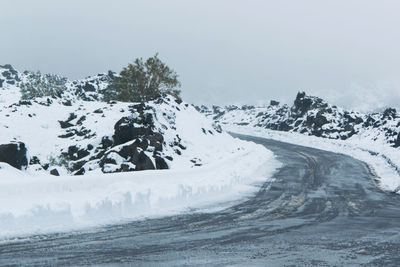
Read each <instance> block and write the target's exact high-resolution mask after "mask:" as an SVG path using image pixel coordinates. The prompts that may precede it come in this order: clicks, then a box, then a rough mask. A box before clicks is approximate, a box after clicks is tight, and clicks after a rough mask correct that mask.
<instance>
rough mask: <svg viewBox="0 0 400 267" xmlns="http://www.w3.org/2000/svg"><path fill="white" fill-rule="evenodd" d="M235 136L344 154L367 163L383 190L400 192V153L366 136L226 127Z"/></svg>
mask: <svg viewBox="0 0 400 267" xmlns="http://www.w3.org/2000/svg"><path fill="white" fill-rule="evenodd" d="M224 129H225V130H227V131H231V132H234V133H239V134H245V135H252V136H258V137H264V138H270V139H274V140H278V141H283V142H287V143H292V144H297V145H302V146H307V147H313V148H318V149H322V150H326V151H332V152H335V153H342V154H346V155H349V156H352V157H354V158H356V159H359V160H361V161H364V162H366V163H367V164H368V165H369V166H370V167H372V171H373V172H375V174H376V175H377V176H378V179H379V180H377V183H378V186H380V187H381V188H382V189H383V190H388V191H396V192H398V189H399V188H400V169H399V168H398V167H397V166H400V153H399V151H398V149H396V148H393V147H391V146H390V145H389V144H387V143H385V142H373V141H371V140H368V139H365V138H363V136H353V137H352V138H349V139H347V140H333V139H326V138H322V137H315V136H308V135H304V134H300V133H295V132H282V131H275V130H270V129H265V128H261V127H252V126H238V125H224Z"/></svg>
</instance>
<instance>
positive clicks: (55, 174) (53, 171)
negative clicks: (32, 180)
mask: <svg viewBox="0 0 400 267" xmlns="http://www.w3.org/2000/svg"><path fill="white" fill-rule="evenodd" d="M50 174H51V175H54V176H60V173H59V172H58V170H57V169H56V168H54V169H52V170H51V171H50Z"/></svg>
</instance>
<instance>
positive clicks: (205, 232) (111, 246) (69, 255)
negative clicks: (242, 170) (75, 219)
mask: <svg viewBox="0 0 400 267" xmlns="http://www.w3.org/2000/svg"><path fill="white" fill-rule="evenodd" d="M241 138H244V139H247V140H251V141H254V142H256V143H260V144H263V145H264V146H266V147H267V148H268V149H270V150H272V151H273V152H274V153H275V154H276V155H277V157H278V159H279V160H280V161H281V162H282V163H283V166H282V167H281V168H280V169H279V170H278V172H276V173H275V175H274V178H275V179H273V180H268V181H267V182H266V183H265V184H264V185H263V186H262V187H261V188H260V190H259V191H258V193H256V194H255V195H254V196H253V197H252V198H250V199H248V200H246V201H244V202H242V203H240V204H236V205H234V206H232V207H230V208H228V209H224V210H222V211H217V212H213V213H194V214H185V215H177V216H170V217H164V218H158V219H149V220H142V221H136V222H132V223H128V224H122V225H121V224H120V225H114V226H109V227H105V228H101V229H96V230H93V231H92V232H75V233H63V234H49V235H40V236H35V237H30V238H28V239H15V240H8V241H6V242H3V243H1V244H0V262H1V263H2V265H12V264H22V265H35V264H36V265H53V266H54V265H65V264H71V265H102V264H127V265H129V264H132V265H139V266H196V265H208V266H209V265H212V266H215V265H218V266H220V265H223V266H232V265H240V266H243V265H245V266H247V265H259V266H283V265H288V266H289V265H290V266H292V265H293V266H310V265H317V266H326V265H327V266H332V265H336V266H352V265H353V266H359V265H363V264H366V265H377V266H382V265H399V263H400V253H399V252H400V235H399V232H400V205H399V204H400V196H399V195H396V194H390V193H387V192H384V191H382V190H381V189H379V188H378V187H377V186H376V185H375V182H374V178H375V177H374V176H373V174H372V173H371V172H370V170H369V168H368V166H367V165H366V164H365V163H363V162H361V161H358V160H356V159H354V158H351V157H349V156H346V155H343V154H337V153H332V152H327V151H322V150H318V149H314V148H308V147H302V146H297V145H293V144H288V143H283V142H278V141H273V140H268V139H263V138H259V137H246V136H241Z"/></svg>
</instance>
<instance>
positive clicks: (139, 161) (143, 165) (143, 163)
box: [132, 151, 155, 171]
mask: <svg viewBox="0 0 400 267" xmlns="http://www.w3.org/2000/svg"><path fill="white" fill-rule="evenodd" d="M132 161H133V164H135V165H136V169H135V170H136V171H142V170H154V169H155V167H154V165H153V162H152V161H151V159H150V158H149V157H148V156H147V155H146V154H145V153H144V152H143V151H141V152H139V153H136V154H135V155H134V157H133V158H132Z"/></svg>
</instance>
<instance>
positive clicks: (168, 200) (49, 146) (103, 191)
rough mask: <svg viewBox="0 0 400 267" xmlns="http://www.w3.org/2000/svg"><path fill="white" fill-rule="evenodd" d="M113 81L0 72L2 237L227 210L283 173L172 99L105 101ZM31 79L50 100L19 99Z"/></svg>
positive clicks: (268, 157) (263, 153) (270, 158)
mask: <svg viewBox="0 0 400 267" xmlns="http://www.w3.org/2000/svg"><path fill="white" fill-rule="evenodd" d="M35 75H36V80H32V79H33V78H32V77H34V76H35ZM112 75H113V74H112V73H108V74H104V75H102V74H99V75H96V76H93V77H88V78H86V79H83V80H79V81H69V80H67V79H64V78H61V77H58V76H42V75H41V74H40V75H39V74H32V73H30V72H24V73H21V72H18V71H16V70H15V69H14V68H13V67H12V66H10V65H4V66H0V129H1V130H0V191H1V193H0V198H1V201H0V229H1V230H0V236H2V235H3V236H4V235H14V234H18V233H19V234H20V233H27V234H29V233H32V232H35V231H37V232H43V231H50V230H63V229H74V228H76V227H83V226H93V225H99V224H105V223H110V222H120V221H121V220H124V219H137V218H143V217H146V216H160V215H166V214H176V213H180V212H185V211H188V210H193V209H201V210H203V211H204V209H205V208H208V207H209V204H210V203H214V205H213V206H214V208H215V203H221V204H219V206H220V207H224V206H226V205H227V203H228V202H229V203H231V201H235V200H238V199H241V198H243V197H246V196H247V195H248V194H250V193H253V192H254V191H255V190H257V188H258V187H257V186H258V185H259V184H260V183H262V182H265V181H267V180H268V179H270V177H272V174H273V171H274V170H275V169H276V168H277V167H279V163H278V162H277V161H276V160H275V158H274V155H273V154H272V153H271V152H270V151H269V150H267V149H266V148H264V147H263V146H260V145H256V144H254V143H251V142H246V141H242V140H239V139H236V138H233V137H232V136H230V135H229V134H227V133H226V132H223V131H222V130H221V128H220V127H219V126H217V125H215V124H214V122H213V121H212V120H211V119H210V118H207V117H206V116H204V115H203V114H201V113H199V112H198V111H197V110H196V109H195V108H194V107H193V106H192V105H190V104H188V103H185V102H184V101H182V100H179V99H175V98H174V97H172V96H169V95H165V96H164V97H162V98H159V99H157V100H154V101H150V102H146V103H123V102H104V101H102V99H103V92H104V90H105V88H106V87H107V84H108V83H109V81H110V79H112ZM37 77H39V82H40V83H41V86H42V87H43V88H44V89H43V90H48V92H51V94H52V95H53V96H42V97H35V98H33V99H22V96H23V95H22V94H21V88H29V86H30V84H33V83H34V82H36V83H37V82H38V81H37V80H38V79H37ZM50 79H53V80H55V81H56V82H57V83H58V86H59V88H62V90H59V89H54V88H53V87H49V86H47V83H48V81H49V80H50ZM52 90H53V91H52ZM10 165H12V166H14V167H16V168H14V167H11V166H10ZM17 168H19V169H20V170H18V169H17ZM165 169H169V170H165ZM132 171H133V172H132ZM137 171H140V172H137ZM50 174H52V175H50ZM83 174H84V175H83ZM54 175H57V176H58V175H60V176H59V177H55V176H54ZM82 175H83V176H82ZM222 203H224V204H222Z"/></svg>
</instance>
